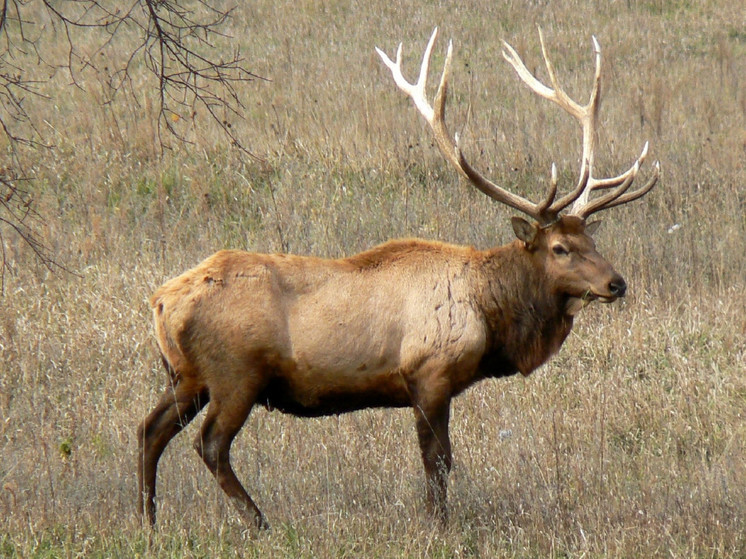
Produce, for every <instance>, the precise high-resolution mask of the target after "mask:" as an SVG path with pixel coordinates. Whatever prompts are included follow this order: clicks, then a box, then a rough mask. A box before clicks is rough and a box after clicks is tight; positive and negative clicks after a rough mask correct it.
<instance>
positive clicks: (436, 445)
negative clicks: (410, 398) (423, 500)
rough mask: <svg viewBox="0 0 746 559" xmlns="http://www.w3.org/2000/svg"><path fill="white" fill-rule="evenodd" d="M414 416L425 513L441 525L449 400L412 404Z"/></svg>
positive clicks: (444, 512)
mask: <svg viewBox="0 0 746 559" xmlns="http://www.w3.org/2000/svg"><path fill="white" fill-rule="evenodd" d="M414 413H415V421H416V424H417V437H418V439H419V442H420V450H421V451H422V462H423V463H424V465H425V477H426V480H427V508H428V512H429V513H430V514H432V515H433V516H435V517H436V518H437V519H438V520H440V522H442V523H445V522H446V521H447V520H448V508H447V505H446V494H447V491H448V473H449V472H450V471H451V442H450V440H449V438H448V418H449V414H450V399H446V400H445V401H440V402H429V403H428V402H426V401H419V402H415V404H414Z"/></svg>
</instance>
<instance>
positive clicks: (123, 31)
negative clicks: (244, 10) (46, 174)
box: [0, 0, 263, 283]
mask: <svg viewBox="0 0 746 559" xmlns="http://www.w3.org/2000/svg"><path fill="white" fill-rule="evenodd" d="M232 12H233V10H232V9H219V8H215V7H214V6H212V5H211V4H209V3H208V2H206V1H205V0H129V2H118V1H116V0H0V141H2V139H3V137H4V138H5V140H7V142H6V143H7V144H8V146H9V151H10V157H11V160H12V163H11V165H10V167H13V168H15V171H14V172H13V173H7V172H5V173H4V174H2V173H0V258H1V259H2V260H1V261H0V270H2V277H0V283H1V282H2V281H3V280H4V273H5V271H6V270H7V269H8V262H7V261H6V259H5V258H6V252H5V243H4V238H3V236H2V235H3V229H2V227H3V226H5V227H7V228H9V230H11V231H13V232H14V233H16V234H18V235H20V237H21V238H22V239H23V240H24V242H26V244H28V246H30V247H31V248H32V250H33V251H34V253H35V254H36V255H37V256H38V257H39V259H40V260H41V262H42V263H44V265H45V266H47V267H48V268H51V269H64V268H63V267H62V266H60V265H59V264H58V263H57V262H55V261H54V259H53V258H52V256H51V251H49V250H48V248H47V247H46V246H45V245H44V243H43V242H42V241H41V237H40V236H39V234H38V232H37V230H36V229H34V227H33V226H32V225H31V222H32V221H33V220H31V219H30V216H31V215H33V211H32V204H33V198H32V197H31V196H30V195H29V194H28V192H27V191H26V190H24V189H22V188H21V187H20V185H21V184H25V183H24V181H28V180H29V179H30V178H32V177H31V176H30V175H29V174H28V173H25V172H23V170H22V169H21V164H20V162H19V161H20V157H19V156H18V150H19V149H22V148H38V147H49V148H52V147H53V146H51V145H50V144H49V143H48V142H47V141H46V138H45V136H44V134H43V133H42V131H41V130H39V128H38V125H37V124H36V122H35V121H34V119H32V118H31V116H30V115H29V113H28V112H27V110H26V107H25V105H24V101H25V100H26V98H27V97H28V96H42V93H41V89H40V88H39V85H40V84H39V83H38V82H34V81H32V80H30V79H28V78H26V77H25V72H24V70H23V65H22V64H20V63H18V62H16V61H17V60H20V59H22V58H23V59H26V60H27V59H28V57H29V56H32V57H33V58H35V59H36V61H37V62H38V63H39V64H41V65H44V66H46V67H48V68H50V70H52V71H54V72H56V71H58V70H60V69H62V70H65V71H66V72H67V73H68V74H69V75H70V77H71V80H72V83H73V84H74V85H76V86H77V87H82V85H81V81H80V80H79V74H80V72H82V71H83V70H84V69H90V70H93V71H95V72H98V73H100V74H101V75H103V76H105V80H103V83H106V84H107V86H108V88H109V94H108V97H107V99H105V102H107V103H108V102H111V101H113V100H114V99H115V98H116V96H117V95H119V94H125V93H126V94H128V95H132V96H133V97H134V98H135V99H136V100H137V102H138V103H139V99H138V93H141V92H138V91H135V88H134V87H133V85H132V84H133V83H134V82H135V80H134V79H133V78H134V76H135V75H137V73H138V70H139V69H140V68H141V67H144V68H146V69H147V70H149V71H150V73H151V74H152V75H153V76H154V78H155V80H156V82H157V86H156V87H157V93H158V100H159V105H158V122H157V137H158V145H159V147H160V150H161V154H163V150H164V149H166V148H167V147H168V144H167V140H166V136H170V137H172V138H174V139H176V140H177V141H179V142H188V140H187V138H186V137H185V135H184V133H183V132H181V131H180V129H179V126H178V123H180V122H187V121H188V120H189V118H186V117H190V118H194V117H195V115H197V114H198V113H199V112H204V113H205V114H207V115H209V117H210V118H211V119H212V120H213V121H214V122H215V123H217V124H218V126H219V127H220V128H221V130H222V131H223V133H224V134H225V135H226V137H227V138H228V139H229V140H230V142H231V145H233V146H235V147H236V148H238V149H240V150H242V151H243V152H245V153H247V154H248V155H251V156H252V157H255V156H254V155H253V154H251V152H250V151H249V150H248V149H247V147H246V146H245V145H244V144H243V142H242V141H241V140H240V138H238V136H237V135H236V134H235V132H234V131H233V127H232V124H231V120H232V119H236V118H242V117H243V112H244V108H245V107H244V105H243V103H242V101H241V98H240V95H239V90H238V88H239V87H240V86H241V85H242V84H244V83H245V82H249V81H252V80H254V79H257V78H258V79H263V78H260V77H259V76H257V75H256V74H254V73H252V72H251V71H249V70H248V69H247V68H246V66H245V63H246V61H245V59H244V58H243V57H242V56H241V53H240V51H239V50H238V49H236V50H235V51H234V52H233V53H232V54H231V55H230V56H229V57H228V58H227V59H226V58H223V57H221V56H220V55H219V54H217V53H218V45H217V44H216V41H219V40H227V39H229V38H228V37H226V36H225V35H224V34H223V33H222V31H221V29H222V28H223V27H224V26H225V24H226V22H227V21H228V20H229V19H230V18H231V16H232ZM44 15H46V16H48V20H49V21H50V22H51V28H52V32H53V33H60V34H62V36H63V37H64V41H65V43H66V53H65V54H66V56H65V60H64V62H59V61H58V59H59V54H58V53H56V52H55V53H49V52H46V51H45V48H44V47H45V45H44V43H43V41H42V36H43V33H44V32H45V31H44V26H43V25H41V18H42V16H44ZM45 21H46V20H45ZM90 35H93V37H94V40H95V41H97V43H95V44H96V45H97V46H96V47H95V48H94V49H93V51H92V52H90V51H89V52H84V51H83V50H81V49H80V48H79V47H78V45H79V44H83V38H84V37H88V36H90ZM124 36H126V37H127V41H129V42H128V43H127V44H128V49H129V52H130V54H129V56H127V57H126V58H125V61H124V63H123V64H122V65H121V66H120V67H117V68H114V69H113V70H112V69H110V68H109V67H108V66H104V65H103V64H102V65H101V66H103V67H99V63H98V62H97V59H96V55H97V54H101V53H103V51H104V49H107V48H109V47H116V46H118V45H119V44H120V41H121V42H123V41H124V38H123V37H124ZM132 36H134V37H135V39H134V40H132V39H131V37H132ZM85 44H90V41H88V42H86V43H85ZM88 48H89V49H90V47H88ZM222 50H224V49H222ZM6 167H8V166H7V165H6ZM10 167H8V168H10ZM15 177H26V178H24V179H19V178H15Z"/></svg>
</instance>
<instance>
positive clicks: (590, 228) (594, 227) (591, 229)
mask: <svg viewBox="0 0 746 559" xmlns="http://www.w3.org/2000/svg"><path fill="white" fill-rule="evenodd" d="M601 223H602V221H601V220H600V219H599V220H597V221H591V222H590V223H587V224H586V226H585V234H586V235H588V236H590V237H592V236H593V234H594V233H595V232H596V231H598V228H599V226H600V225H601Z"/></svg>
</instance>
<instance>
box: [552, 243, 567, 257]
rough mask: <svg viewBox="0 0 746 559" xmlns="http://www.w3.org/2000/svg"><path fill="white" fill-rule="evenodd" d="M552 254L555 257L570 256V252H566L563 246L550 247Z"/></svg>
mask: <svg viewBox="0 0 746 559" xmlns="http://www.w3.org/2000/svg"><path fill="white" fill-rule="evenodd" d="M552 252H553V253H554V254H556V255H557V256H567V255H568V254H570V251H569V250H567V249H566V248H565V247H564V246H562V245H554V246H553V247H552Z"/></svg>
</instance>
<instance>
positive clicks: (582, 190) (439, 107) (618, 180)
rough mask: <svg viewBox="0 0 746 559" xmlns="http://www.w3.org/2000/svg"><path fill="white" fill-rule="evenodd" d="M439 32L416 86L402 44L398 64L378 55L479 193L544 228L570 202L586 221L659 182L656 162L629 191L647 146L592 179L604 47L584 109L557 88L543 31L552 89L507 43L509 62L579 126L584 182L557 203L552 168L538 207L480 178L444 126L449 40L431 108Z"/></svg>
mask: <svg viewBox="0 0 746 559" xmlns="http://www.w3.org/2000/svg"><path fill="white" fill-rule="evenodd" d="M437 34H438V29H437V27H436V28H435V30H434V31H433V34H432V36H431V37H430V41H429V42H428V44H427V48H426V49H425V54H424V56H423V59H422V65H421V67H420V75H419V78H418V80H417V82H416V83H414V84H411V83H409V82H408V81H407V80H406V79H405V78H404V76H403V75H402V71H401V53H402V45H401V43H400V44H399V48H398V49H397V51H396V62H393V61H392V60H391V59H390V58H389V57H388V56H387V55H386V54H385V53H384V52H383V51H381V50H380V49H379V48H377V47H376V52H378V54H379V56H380V57H381V59H382V60H383V62H384V64H386V66H387V67H388V68H389V69H390V70H391V73H392V74H393V77H394V82H396V85H397V86H399V88H400V89H401V90H402V91H404V92H405V93H406V94H407V95H408V96H409V97H411V98H412V100H413V101H414V103H415V106H416V107H417V109H418V110H419V112H420V113H421V114H422V116H424V117H425V120H426V121H427V122H428V124H429V125H430V128H431V129H432V131H433V134H434V136H435V140H436V143H437V144H438V147H439V148H440V150H441V152H442V153H443V155H444V156H445V157H446V159H447V160H448V161H449V162H450V163H451V164H452V165H453V166H454V167H456V169H457V170H458V171H459V172H460V173H461V174H462V175H464V176H465V177H466V178H467V179H468V180H469V181H470V182H471V183H472V184H473V185H474V186H476V187H477V188H478V189H479V190H481V191H482V192H484V193H485V194H487V195H488V196H490V197H491V198H493V199H495V200H497V201H498V202H501V203H504V204H506V205H508V206H510V207H512V208H514V209H516V210H518V211H520V212H523V213H525V214H526V215H528V216H530V217H533V218H534V219H536V221H538V222H539V223H540V224H542V225H546V224H548V223H551V222H553V221H554V220H555V219H556V218H557V216H558V215H559V213H560V212H561V211H562V210H564V209H565V208H566V207H567V206H569V205H570V204H573V207H572V209H571V211H570V213H571V214H573V215H577V216H579V217H582V218H583V219H585V218H587V217H588V216H590V215H591V214H592V213H595V212H597V211H600V210H603V209H607V208H611V207H614V206H618V205H620V204H625V203H627V202H631V201H633V200H636V199H638V198H640V197H642V196H644V195H645V194H647V193H648V192H649V191H650V190H651V189H652V188H653V186H655V183H656V182H657V180H658V176H659V172H660V165H659V164H658V163H657V162H656V164H655V168H654V173H653V176H652V177H651V178H650V180H649V181H648V182H647V184H645V185H644V186H643V187H642V188H639V189H638V190H634V191H632V192H627V191H628V190H629V187H630V186H631V184H632V182H633V181H634V179H635V177H636V176H637V173H638V171H639V169H640V166H641V165H642V163H643V162H644V160H645V157H646V156H647V152H648V144H647V143H645V146H644V147H643V150H642V153H641V154H640V156H639V157H638V158H637V160H636V161H635V163H634V164H633V165H632V167H630V168H629V169H628V170H627V171H625V172H624V173H622V174H620V175H618V176H616V177H610V178H604V179H599V178H596V177H594V176H593V159H594V150H595V131H596V114H597V112H598V103H599V98H600V82H601V49H600V47H599V45H598V41H596V38H595V37H593V45H594V52H595V55H596V71H595V77H594V84H593V90H592V91H591V96H590V100H589V101H588V104H587V105H585V106H581V105H579V104H578V103H576V102H575V101H573V100H572V99H571V98H570V97H569V96H568V95H567V94H566V93H565V92H564V90H563V89H562V88H561V87H560V86H559V82H558V80H557V77H556V75H555V73H554V68H553V67H552V64H551V62H550V61H549V57H548V56H547V53H546V47H545V45H544V37H543V34H542V33H541V29H540V30H539V39H540V41H541V49H542V54H543V56H544V62H545V64H546V67H547V71H548V73H549V78H550V80H551V84H552V86H553V88H549V87H547V86H546V85H544V84H543V83H541V82H540V81H539V80H538V79H536V77H534V75H533V74H532V73H531V72H530V71H529V70H528V69H527V68H526V66H525V64H524V63H523V61H522V60H521V58H520V57H519V56H518V54H517V53H516V51H515V50H514V49H513V48H512V47H511V46H510V45H509V44H507V43H504V44H505V47H506V50H507V52H506V51H503V56H504V57H505V59H506V60H507V61H508V62H509V63H510V64H511V65H512V66H513V68H514V69H515V70H516V72H517V73H518V75H519V76H520V78H521V79H522V80H523V81H524V83H526V85H528V86H529V88H530V89H531V90H533V91H534V92H535V93H537V94H538V95H540V96H542V97H544V98H546V99H549V100H550V101H553V102H554V103H556V104H557V105H559V106H560V107H561V108H563V109H564V110H565V111H567V112H568V113H570V114H571V115H572V116H574V117H575V118H576V119H577V120H578V121H579V122H580V124H581V127H582V130H583V155H582V163H581V168H580V179H579V181H578V184H577V186H576V187H575V189H574V190H573V191H571V192H569V193H568V194H566V195H565V196H563V197H562V198H560V199H559V200H556V201H555V197H556V194H557V171H556V168H555V166H554V165H552V180H551V185H550V190H549V193H548V194H547V196H546V198H545V199H544V200H543V201H542V202H540V203H538V204H537V203H533V202H531V201H529V200H527V199H525V198H523V197H521V196H518V195H516V194H514V193H512V192H509V191H507V190H505V189H504V188H502V187H500V186H498V185H496V184H495V183H493V182H492V181H490V180H489V179H487V178H485V177H484V176H483V175H481V174H480V173H479V172H478V171H477V170H475V169H474V168H473V167H472V166H471V165H469V163H468V162H467V161H466V159H465V157H464V155H463V153H462V152H461V150H460V149H459V145H458V136H456V137H455V138H453V137H452V136H451V135H450V134H449V132H448V128H447V126H446V123H445V102H446V97H447V92H448V77H449V72H450V65H451V56H452V53H453V43H452V42H449V44H448V51H447V54H446V60H445V64H444V68H443V74H442V76H441V78H440V85H439V86H438V90H437V92H436V94H435V99H434V103H435V108H433V107H432V106H430V103H429V102H428V100H427V94H426V91H425V88H426V84H427V74H428V68H429V64H430V56H431V53H432V48H433V45H434V43H435V38H436V36H437ZM609 188H612V189H613V190H611V191H610V192H608V193H606V194H604V195H602V196H599V197H597V198H595V199H592V200H591V199H590V193H591V191H593V190H602V189H609Z"/></svg>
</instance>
